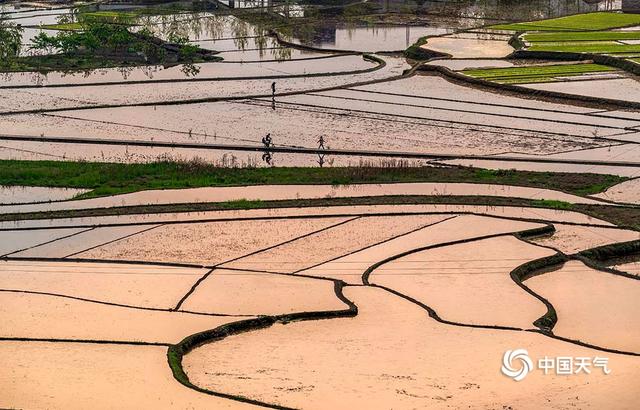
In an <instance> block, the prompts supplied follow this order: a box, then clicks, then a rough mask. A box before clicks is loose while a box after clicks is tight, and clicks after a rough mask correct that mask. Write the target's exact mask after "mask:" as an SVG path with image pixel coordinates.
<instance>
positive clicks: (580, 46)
mask: <svg viewBox="0 0 640 410" xmlns="http://www.w3.org/2000/svg"><path fill="white" fill-rule="evenodd" d="M527 50H531V51H556V52H566V53H596V54H619V53H637V52H640V44H621V43H616V42H615V41H597V42H594V43H588V42H577V43H572V42H568V43H533V44H531V46H530V47H529V48H528V49H527Z"/></svg>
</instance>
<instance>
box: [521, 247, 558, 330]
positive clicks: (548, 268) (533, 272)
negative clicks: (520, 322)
mask: <svg viewBox="0 0 640 410" xmlns="http://www.w3.org/2000/svg"><path fill="white" fill-rule="evenodd" d="M568 260H569V257H568V256H567V255H565V254H563V253H556V254H555V255H551V256H547V257H544V258H540V259H535V260H532V261H529V262H527V263H525V264H522V265H520V266H518V267H517V268H515V269H514V270H512V271H511V272H510V273H509V276H511V280H513V282H515V284H516V285H518V286H519V287H520V288H522V290H524V291H525V292H527V293H528V294H530V295H531V296H533V297H534V298H536V299H538V300H539V301H540V302H542V303H543V304H544V305H545V307H546V308H547V313H545V314H544V315H542V316H541V317H540V318H538V319H537V320H536V321H535V322H533V325H534V326H536V327H537V328H539V329H540V331H542V332H544V333H551V331H552V329H553V327H554V326H555V325H556V323H557V322H558V314H557V313H556V309H555V308H554V307H553V305H552V304H551V302H549V301H548V300H547V299H546V298H544V297H543V296H542V295H539V294H538V293H536V292H534V291H533V290H531V288H529V287H528V286H527V285H525V284H524V283H523V282H524V281H525V280H527V279H529V278H532V277H534V276H537V275H542V274H544V273H547V272H553V271H555V270H558V269H560V268H561V267H562V266H563V265H564V263H565V262H567V261H568Z"/></svg>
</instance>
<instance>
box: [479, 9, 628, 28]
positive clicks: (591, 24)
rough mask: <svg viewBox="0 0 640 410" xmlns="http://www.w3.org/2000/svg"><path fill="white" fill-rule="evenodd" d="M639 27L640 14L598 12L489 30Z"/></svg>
mask: <svg viewBox="0 0 640 410" xmlns="http://www.w3.org/2000/svg"><path fill="white" fill-rule="evenodd" d="M634 25H640V14H624V13H612V12H598V13H588V14H576V15H574V16H567V17H560V18H555V19H548V20H540V21H530V22H524V23H512V24H498V25H495V26H491V27H489V28H491V29H496V30H513V31H598V30H607V29H612V28H618V27H628V26H634Z"/></svg>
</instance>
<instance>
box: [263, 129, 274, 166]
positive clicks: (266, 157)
mask: <svg viewBox="0 0 640 410" xmlns="http://www.w3.org/2000/svg"><path fill="white" fill-rule="evenodd" d="M262 145H264V154H262V160H263V161H264V162H266V163H267V164H269V165H271V160H272V159H273V156H272V155H271V149H270V148H271V147H273V141H272V140H271V133H269V134H267V135H266V136H264V137H262Z"/></svg>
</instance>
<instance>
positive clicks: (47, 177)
mask: <svg viewBox="0 0 640 410" xmlns="http://www.w3.org/2000/svg"><path fill="white" fill-rule="evenodd" d="M625 180H626V178H623V177H618V176H613V175H601V174H575V173H554V172H529V171H515V170H497V171H493V170H487V169H477V168H462V167H460V168H458V167H454V168H431V167H406V166H404V167H402V166H400V167H397V166H396V167H380V166H368V165H364V166H357V167H339V168H338V167H336V168H284V167H282V168H280V167H277V168H220V167H216V166H214V165H211V164H206V163H202V162H199V161H191V162H169V161H167V162H155V163H148V164H114V163H99V162H63V161H16V160H3V161H0V185H21V186H43V187H67V188H84V189H91V192H88V193H86V194H84V195H83V197H96V196H104V195H114V194H121V193H127V192H134V191H140V190H148V189H172V188H190V187H207V186H232V185H264V184H331V185H348V184H356V183H383V182H387V183H392V182H470V183H490V184H504V185H518V186H528V187H536V188H547V189H555V190H562V191H565V192H569V193H573V194H576V195H588V194H595V193H598V192H602V191H603V190H605V189H607V188H608V187H610V186H612V185H615V184H619V183H621V182H623V181H625Z"/></svg>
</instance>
